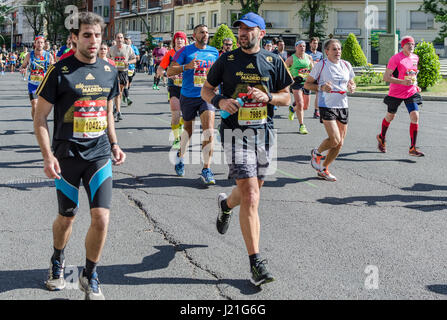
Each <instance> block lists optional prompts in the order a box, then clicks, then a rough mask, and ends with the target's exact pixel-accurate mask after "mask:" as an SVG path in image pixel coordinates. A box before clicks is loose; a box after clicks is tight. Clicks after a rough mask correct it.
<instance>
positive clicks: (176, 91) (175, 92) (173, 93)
mask: <svg viewBox="0 0 447 320" xmlns="http://www.w3.org/2000/svg"><path fill="white" fill-rule="evenodd" d="M181 90H182V87H177V86H170V87H168V101H169V100H171V98H172V97H176V98H177V99H179V100H180V91H181Z"/></svg>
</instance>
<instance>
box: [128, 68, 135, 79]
mask: <svg viewBox="0 0 447 320" xmlns="http://www.w3.org/2000/svg"><path fill="white" fill-rule="evenodd" d="M134 73H135V70H130V69H129V70H127V75H128V76H129V77H132V76H133V74H134Z"/></svg>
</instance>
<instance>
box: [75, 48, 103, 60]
mask: <svg viewBox="0 0 447 320" xmlns="http://www.w3.org/2000/svg"><path fill="white" fill-rule="evenodd" d="M78 51H79V53H80V54H81V55H82V56H83V57H84V58H86V59H93V58H94V57H96V55H97V53H98V52H95V53H93V52H90V51H89V50H78Z"/></svg>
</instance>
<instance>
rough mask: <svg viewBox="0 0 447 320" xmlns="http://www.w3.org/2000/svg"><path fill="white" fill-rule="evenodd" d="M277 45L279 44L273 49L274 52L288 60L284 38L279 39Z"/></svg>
mask: <svg viewBox="0 0 447 320" xmlns="http://www.w3.org/2000/svg"><path fill="white" fill-rule="evenodd" d="M277 45H278V48H276V49H275V50H273V53H276V54H277V55H279V56H280V57H281V58H282V59H283V60H284V61H286V60H287V51H286V50H285V48H286V46H285V44H284V40H283V39H279V40H278V42H277Z"/></svg>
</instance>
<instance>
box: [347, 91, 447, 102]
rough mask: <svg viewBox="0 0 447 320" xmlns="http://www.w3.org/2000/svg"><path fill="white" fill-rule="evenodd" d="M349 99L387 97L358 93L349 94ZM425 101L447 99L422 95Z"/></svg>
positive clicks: (371, 93)
mask: <svg viewBox="0 0 447 320" xmlns="http://www.w3.org/2000/svg"><path fill="white" fill-rule="evenodd" d="M348 96H349V97H354V98H378V99H383V98H385V97H386V96H387V94H386V93H373V92H356V93H348ZM422 100H423V101H447V97H437V96H424V95H422Z"/></svg>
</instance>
